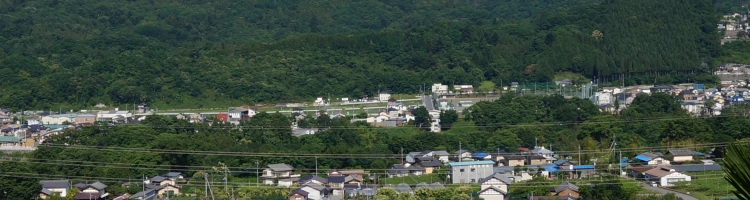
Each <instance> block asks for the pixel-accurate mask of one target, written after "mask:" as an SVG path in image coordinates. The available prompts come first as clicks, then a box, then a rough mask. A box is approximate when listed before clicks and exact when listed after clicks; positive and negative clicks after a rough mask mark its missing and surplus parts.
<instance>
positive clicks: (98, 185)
mask: <svg viewBox="0 0 750 200" xmlns="http://www.w3.org/2000/svg"><path fill="white" fill-rule="evenodd" d="M90 186H91V187H94V188H96V189H97V190H103V189H104V188H107V185H104V183H102V182H99V181H97V182H94V183H92V184H90Z"/></svg>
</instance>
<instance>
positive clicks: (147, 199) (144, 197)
mask: <svg viewBox="0 0 750 200" xmlns="http://www.w3.org/2000/svg"><path fill="white" fill-rule="evenodd" d="M157 192H158V190H157V189H153V188H148V189H145V190H144V191H142V192H139V193H135V194H134V195H132V196H130V197H129V198H128V199H138V200H155V199H156V197H157Z"/></svg>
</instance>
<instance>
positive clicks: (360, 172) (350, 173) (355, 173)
mask: <svg viewBox="0 0 750 200" xmlns="http://www.w3.org/2000/svg"><path fill="white" fill-rule="evenodd" d="M364 174H365V171H364V170H361V169H353V170H331V171H330V172H328V176H354V177H357V178H359V179H362V178H363V177H364Z"/></svg>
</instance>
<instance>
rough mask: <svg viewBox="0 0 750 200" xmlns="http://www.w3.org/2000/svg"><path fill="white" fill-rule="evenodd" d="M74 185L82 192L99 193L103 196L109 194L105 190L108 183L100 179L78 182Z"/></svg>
mask: <svg viewBox="0 0 750 200" xmlns="http://www.w3.org/2000/svg"><path fill="white" fill-rule="evenodd" d="M73 186H74V187H76V188H78V191H80V192H81V193H98V194H100V196H101V197H106V196H108V194H107V192H106V191H105V189H106V188H107V185H105V184H104V183H101V182H99V181H97V182H94V183H92V184H86V183H78V184H75V185H73Z"/></svg>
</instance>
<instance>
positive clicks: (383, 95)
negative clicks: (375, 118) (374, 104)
mask: <svg viewBox="0 0 750 200" xmlns="http://www.w3.org/2000/svg"><path fill="white" fill-rule="evenodd" d="M388 99H391V94H390V93H388V92H380V93H379V94H378V100H379V101H388Z"/></svg>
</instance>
